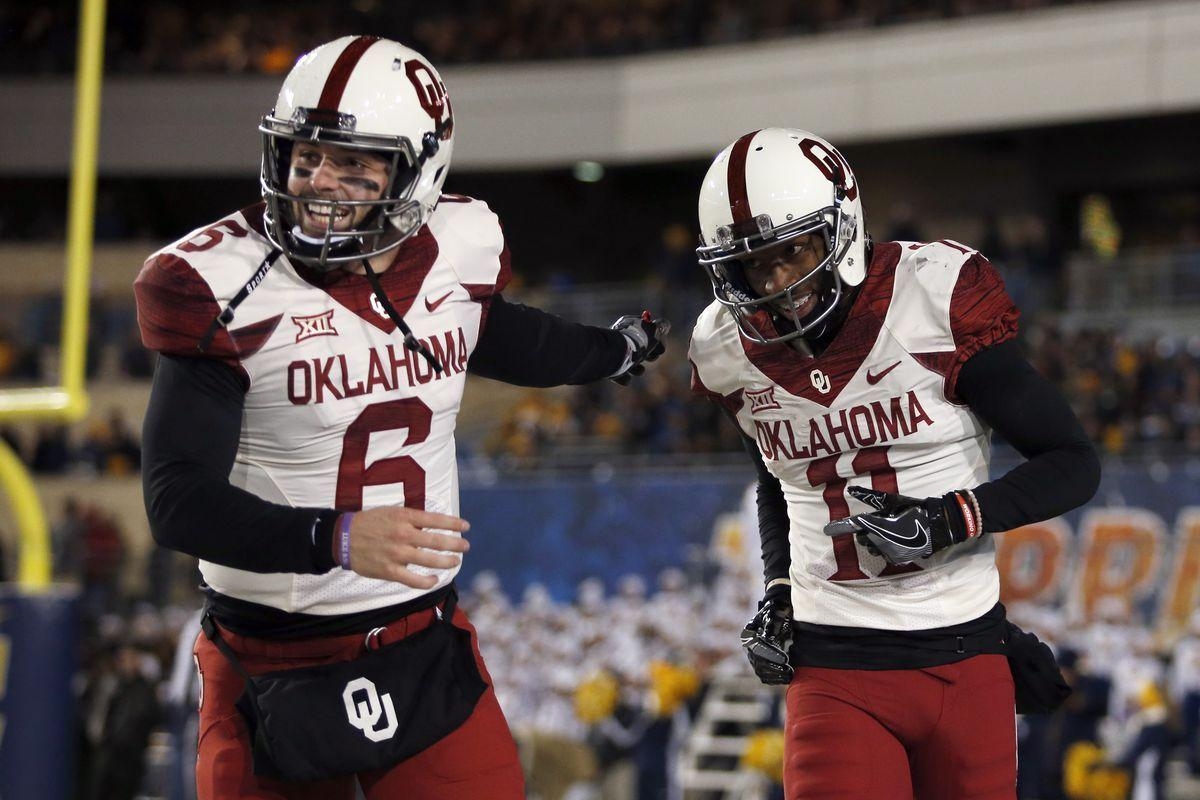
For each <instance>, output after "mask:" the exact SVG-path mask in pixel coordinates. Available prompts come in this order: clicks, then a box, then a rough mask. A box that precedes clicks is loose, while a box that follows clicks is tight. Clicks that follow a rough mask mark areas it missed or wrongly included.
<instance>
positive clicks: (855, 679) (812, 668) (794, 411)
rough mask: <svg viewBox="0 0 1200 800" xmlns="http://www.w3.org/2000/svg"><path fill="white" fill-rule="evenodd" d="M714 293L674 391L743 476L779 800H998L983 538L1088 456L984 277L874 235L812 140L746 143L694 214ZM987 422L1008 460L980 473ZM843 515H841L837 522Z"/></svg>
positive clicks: (977, 260)
mask: <svg viewBox="0 0 1200 800" xmlns="http://www.w3.org/2000/svg"><path fill="white" fill-rule="evenodd" d="M699 216H700V231H701V241H702V245H701V247H700V248H698V250H697V254H698V256H699V259H700V264H701V266H702V267H703V268H704V269H705V271H706V272H707V274H708V276H709V278H710V279H711V281H712V285H713V290H714V295H715V298H716V300H715V302H713V303H712V304H711V305H709V306H708V308H707V309H705V311H704V312H703V313H702V314H701V316H700V319H699V320H698V321H697V323H696V327H695V330H694V332H693V335H692V343H691V350H690V358H691V361H692V363H693V370H694V372H693V390H694V391H695V392H697V393H698V394H701V395H703V396H706V397H709V398H710V399H712V400H713V401H714V402H716V403H718V404H720V405H721V406H723V407H724V408H725V410H726V411H727V412H728V413H729V415H730V416H732V417H733V418H734V420H735V422H736V423H737V425H738V427H739V429H740V430H741V432H742V434H743V435H744V437H745V441H746V445H747V449H748V450H749V451H750V452H751V454H752V455H753V456H754V460H755V463H756V465H757V468H758V476H759V481H758V496H757V500H758V517H759V528H760V534H761V538H762V552H763V562H764V566H765V581H766V588H765V596H764V599H763V601H762V603H761V605H760V610H759V612H758V614H757V615H756V616H755V617H754V619H753V620H752V621H751V622H750V623H749V624H748V625H747V629H746V631H744V633H743V645H744V647H745V648H746V651H747V654H748V656H749V659H750V662H751V664H752V665H753V666H754V669H755V671H756V672H757V673H758V675H759V676H760V678H762V679H763V680H764V681H766V682H768V683H785V684H790V685H789V688H788V692H787V714H788V722H787V725H786V732H787V734H786V735H787V739H786V744H785V748H786V756H785V762H784V763H785V765H786V766H785V769H784V785H785V790H786V793H787V796H788V797H789V798H832V797H879V798H911V797H912V796H914V794H915V796H917V797H920V798H922V800H931V799H932V798H945V799H946V800H950V798H966V797H971V798H997V799H998V798H1012V797H1015V786H1016V753H1015V738H1016V737H1015V714H1014V695H1013V682H1012V677H1011V675H1010V673H1009V668H1008V664H1007V663H1006V660H1005V658H1004V656H1003V655H999V654H997V653H998V651H997V649H996V648H997V646H998V645H999V643H1000V642H1001V641H1002V640H1003V638H1004V631H1005V618H1004V608H1003V606H1001V605H1000V604H999V602H998V600H999V590H1000V582H999V575H998V573H997V571H996V566H995V559H994V551H995V542H994V540H993V538H992V537H991V536H989V535H988V534H990V533H996V532H1000V531H1006V530H1010V529H1012V528H1016V527H1019V526H1021V525H1024V524H1027V523H1031V522H1035V521H1038V520H1044V519H1048V518H1050V517H1053V516H1055V515H1057V514H1061V513H1063V512H1065V511H1067V510H1069V509H1071V508H1074V507H1075V506H1077V505H1080V504H1082V503H1084V502H1086V501H1087V500H1088V499H1089V498H1090V497H1091V496H1092V494H1093V493H1094V492H1095V490H1096V486H1097V484H1098V481H1099V462H1098V459H1097V457H1096V454H1095V452H1094V450H1093V448H1092V445H1091V443H1090V442H1089V441H1088V438H1087V436H1086V435H1085V434H1084V432H1083V429H1082V428H1081V426H1080V424H1079V422H1078V421H1077V420H1076V418H1075V415H1074V413H1073V412H1072V411H1071V408H1070V406H1068V405H1067V403H1066V401H1065V400H1064V399H1063V398H1062V396H1061V395H1060V394H1059V392H1058V390H1057V389H1055V388H1054V387H1053V386H1052V385H1051V384H1050V383H1049V382H1048V381H1046V380H1045V379H1044V378H1042V377H1041V376H1040V375H1039V374H1038V373H1037V372H1036V371H1035V370H1033V368H1032V367H1031V366H1030V365H1029V364H1028V362H1027V361H1026V360H1025V358H1024V356H1023V355H1022V353H1021V351H1020V349H1019V348H1018V346H1017V345H1016V343H1015V342H1014V341H1012V340H1013V337H1014V336H1015V335H1016V333H1017V317H1018V311H1017V308H1016V307H1015V305H1014V304H1013V302H1012V301H1011V300H1010V299H1009V297H1008V295H1007V294H1006V293H1005V291H1004V286H1003V283H1002V281H1001V279H1000V277H999V275H998V274H997V273H996V271H995V270H994V269H993V267H992V266H991V264H990V263H989V262H988V261H987V259H986V258H984V257H983V256H982V255H981V254H980V253H978V252H977V251H975V250H973V249H971V248H970V247H967V246H964V245H961V244H958V243H957V242H952V241H940V242H933V243H920V242H907V241H902V242H880V243H874V242H872V241H871V239H870V237H869V236H868V234H867V230H866V227H865V221H864V218H863V212H862V198H861V189H860V187H859V185H858V182H857V180H856V179H855V177H854V173H853V172H852V170H851V169H850V165H849V164H848V163H847V162H846V160H845V159H844V158H843V156H842V155H841V153H839V152H838V150H837V149H836V148H834V146H833V145H831V144H830V143H829V142H827V141H825V140H824V139H822V138H820V137H819V136H817V135H815V134H812V133H809V132H807V131H803V130H794V129H784V128H766V129H763V130H759V131H753V132H751V133H747V134H745V135H744V136H741V137H740V138H738V139H737V140H736V141H735V142H733V143H732V144H731V145H729V146H728V147H726V148H725V149H724V150H722V151H721V152H720V153H719V154H718V155H717V157H716V159H715V161H714V162H713V164H712V166H711V167H710V168H709V171H708V173H707V175H706V176H705V178H704V183H703V186H702V188H701V191H700V200H699ZM991 429H995V430H997V431H998V432H1000V433H1001V434H1003V435H1004V437H1005V438H1006V439H1007V440H1008V441H1009V442H1011V443H1012V444H1013V445H1014V447H1016V448H1017V450H1019V451H1020V452H1021V454H1022V455H1024V456H1025V457H1026V459H1028V460H1027V461H1025V462H1024V463H1023V464H1021V465H1019V466H1018V467H1016V468H1015V469H1013V470H1012V471H1010V472H1009V473H1008V474H1006V475H1004V476H1003V477H1000V478H998V479H996V480H993V481H989V480H988V463H989V456H990V447H989V441H988V439H989V434H990V431H991ZM852 515H853V516H852Z"/></svg>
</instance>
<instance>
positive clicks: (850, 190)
mask: <svg viewBox="0 0 1200 800" xmlns="http://www.w3.org/2000/svg"><path fill="white" fill-rule="evenodd" d="M800 150H801V151H803V153H804V155H805V156H806V157H807V158H808V160H809V161H811V162H812V163H813V164H814V165H816V167H817V169H819V170H821V174H822V175H824V176H825V177H826V178H828V179H829V180H830V181H832V182H833V183H836V184H837V185H839V186H841V187H842V189H843V190H844V191H845V192H846V197H847V199H850V200H854V199H855V198H857V197H858V183H857V182H855V180H854V173H853V172H851V171H850V165H849V164H847V163H846V159H844V158H842V154H841V153H839V152H838V151H837V150H835V149H833V148H832V147H830V146H829V145H827V144H825V143H824V142H818V141H817V140H816V139H805V140H803V141H802V142H800ZM847 183H848V184H849V185H847Z"/></svg>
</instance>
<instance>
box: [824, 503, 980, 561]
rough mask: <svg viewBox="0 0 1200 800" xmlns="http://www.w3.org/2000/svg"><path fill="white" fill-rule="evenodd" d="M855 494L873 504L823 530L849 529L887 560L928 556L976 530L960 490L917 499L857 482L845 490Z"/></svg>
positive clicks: (973, 516) (977, 522)
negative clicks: (860, 512)
mask: <svg viewBox="0 0 1200 800" xmlns="http://www.w3.org/2000/svg"><path fill="white" fill-rule="evenodd" d="M846 491H847V492H849V494H850V496H851V497H853V498H854V499H855V500H859V501H861V502H863V503H866V504H867V505H869V506H871V507H872V508H875V509H878V510H877V511H874V512H872V513H869V514H856V515H854V516H852V517H848V518H847V519H839V520H834V521H833V522H830V523H829V524H828V525H826V526H825V533H826V534H828V535H829V536H840V535H841V534H843V533H853V534H854V535H855V538H856V539H857V540H858V543H859V544H861V545H863V546H864V547H866V548H867V549H868V550H870V551H871V552H872V553H874V554H875V555H877V556H883V557H884V558H885V559H887V560H888V561H889V562H890V563H892V564H907V563H909V562H912V561H916V560H917V559H918V558H928V557H929V556H931V555H933V554H934V553H936V552H937V551H939V550H944V549H945V548H947V547H949V546H950V545H952V544H958V543H959V542H965V541H966V540H967V539H971V538H974V537H975V536H978V535H979V534H980V532H981V530H982V525H981V524H980V520H979V519H977V516H978V515H977V513H976V511H975V506H974V503H973V502H972V500H971V498H970V497H969V496H968V494H967V493H966V492H961V491H958V492H948V493H946V494H944V495H942V496H941V497H927V498H925V499H924V500H918V499H917V498H915V497H905V496H904V495H902V494H889V493H888V492H880V491H877V490H875V489H866V488H864V487H862V486H851V487H850V488H849V489H847V490H846Z"/></svg>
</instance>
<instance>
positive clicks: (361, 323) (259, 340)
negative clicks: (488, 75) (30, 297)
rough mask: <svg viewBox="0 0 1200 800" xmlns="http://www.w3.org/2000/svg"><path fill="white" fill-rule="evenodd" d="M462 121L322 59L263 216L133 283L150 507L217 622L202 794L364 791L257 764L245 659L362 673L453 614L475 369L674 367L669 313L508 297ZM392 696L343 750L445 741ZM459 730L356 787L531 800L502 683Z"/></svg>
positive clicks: (350, 46) (370, 695)
mask: <svg viewBox="0 0 1200 800" xmlns="http://www.w3.org/2000/svg"><path fill="white" fill-rule="evenodd" d="M454 122H455V120H454V115H453V111H452V108H451V104H450V100H449V98H448V97H447V95H446V91H445V87H444V85H443V83H442V81H441V78H440V77H439V76H438V73H437V72H436V71H435V70H434V68H433V67H432V66H431V65H430V64H429V63H428V62H426V61H425V59H424V58H423V57H422V56H421V55H420V54H419V53H417V52H415V51H413V50H411V49H409V48H407V47H404V46H402V45H400V44H397V43H396V42H392V41H389V40H386V39H380V38H377V37H372V36H358V37H344V38H341V39H337V40H335V41H333V42H330V43H328V44H325V45H322V46H321V47H318V48H317V49H315V50H313V51H312V52H310V53H308V54H307V55H305V56H304V57H303V58H301V59H300V60H299V62H298V63H297V64H296V66H295V67H294V68H293V69H292V71H291V72H290V73H289V74H288V76H287V78H286V79H285V80H284V82H283V86H282V89H281V91H280V93H279V98H278V101H277V103H276V105H275V107H274V109H273V111H272V112H271V113H270V114H268V115H267V116H266V117H265V118H264V119H263V122H262V125H261V127H260V130H261V132H262V135H263V156H262V193H263V199H264V202H263V203H259V204H257V205H254V206H251V207H249V208H246V209H243V210H241V211H237V212H235V213H233V214H231V215H229V216H228V217H226V218H224V219H222V220H220V221H218V222H216V223H215V224H213V225H211V226H208V227H206V228H204V229H201V230H197V231H195V232H193V233H192V234H189V235H188V236H186V237H184V238H183V239H181V240H180V241H178V242H176V243H175V244H173V245H170V246H168V247H167V248H164V249H163V250H161V251H159V252H158V253H156V254H155V255H153V256H151V258H150V259H149V260H148V261H147V262H146V266H145V268H144V269H143V271H142V273H141V275H140V276H139V277H138V280H137V283H136V286H135V288H136V291H137V297H138V314H139V322H140V325H141V328H142V334H143V339H144V341H145V344H146V346H147V347H149V348H151V349H153V350H156V351H158V352H159V353H161V354H162V355H163V358H161V359H160V361H159V365H158V369H157V372H156V375H155V380H154V388H153V391H152V395H151V399H150V406H149V409H148V411H147V414H146V420H145V432H144V445H145V449H144V455H145V469H144V482H145V497H146V507H147V511H148V513H149V516H150V522H151V527H152V530H153V533H154V536H155V538H156V540H157V541H158V542H160V543H161V544H163V545H165V546H167V547H171V548H173V549H177V550H181V551H183V552H186V553H190V554H192V555H195V556H197V557H199V558H200V559H201V571H202V573H203V576H204V580H205V584H206V586H205V592H206V594H207V596H208V612H209V617H210V619H211V620H213V621H215V623H216V625H215V626H214V627H213V628H212V629H211V630H210V629H206V635H202V636H200V637H199V638H198V640H197V644H196V650H195V653H196V658H197V660H198V664H199V669H200V672H201V675H202V680H203V684H204V685H203V698H204V700H203V704H202V716H201V724H200V751H199V759H198V764H197V782H198V786H199V795H200V797H202V798H218V797H219V798H233V797H262V796H266V795H270V796H273V797H275V796H277V797H289V798H300V797H314V798H315V797H321V798H351V797H353V796H354V791H355V790H354V781H353V779H352V777H351V776H348V775H340V774H336V773H337V772H346V771H349V769H334V770H333V771H332V773H331V774H329V775H324V776H320V777H321V778H323V779H321V780H316V781H314V782H309V783H296V782H293V781H286V780H282V779H280V778H278V777H274V776H271V775H268V774H262V771H261V770H258V769H252V754H251V750H252V746H251V735H250V733H249V732H248V730H247V726H246V721H245V720H244V719H243V718H242V716H240V715H239V714H238V712H237V711H236V710H235V708H234V703H235V701H236V700H237V699H238V696H239V695H240V694H241V693H242V689H243V679H242V678H241V677H240V676H239V667H238V666H236V665H235V664H234V663H232V661H233V659H236V660H237V661H239V662H240V665H241V668H244V669H245V670H246V671H248V672H249V673H251V674H254V673H260V672H265V671H278V670H286V669H287V668H289V667H297V666H300V665H304V666H312V665H314V664H320V663H334V662H345V661H349V660H353V659H357V658H359V657H360V656H362V655H363V654H364V653H366V652H367V651H368V650H370V649H374V648H376V647H378V646H383V645H387V644H390V643H392V642H395V641H398V640H400V639H403V638H405V637H406V636H408V635H412V634H415V633H417V632H418V631H422V630H424V629H427V628H429V627H430V626H432V625H434V624H437V622H438V621H439V620H441V617H442V609H443V608H451V607H452V605H453V602H454V598H455V590H454V584H453V579H454V576H455V574H456V573H457V572H458V569H459V565H460V563H461V555H462V554H463V553H465V552H466V551H467V542H466V540H465V539H463V538H462V535H461V534H462V533H464V532H465V531H466V530H467V528H468V525H467V523H466V521H465V520H463V519H461V518H459V517H458V516H457V515H456V512H457V510H458V502H459V500H458V482H457V466H456V460H455V443H454V427H455V421H456V416H457V413H458V408H459V405H460V402H461V397H462V392H463V387H464V383H465V378H466V372H468V371H470V372H472V373H474V374H477V375H483V376H486V377H491V378H496V379H499V380H504V381H507V382H510V383H516V384H520V385H526V386H551V385H557V384H567V383H582V382H587V381H595V380H599V379H602V378H605V377H613V378H615V379H617V380H620V381H627V380H628V379H629V377H630V376H632V375H634V374H637V373H638V372H640V371H641V370H642V369H643V367H642V362H643V361H646V360H650V359H653V358H655V357H656V356H657V355H658V354H659V353H660V352H661V351H662V345H661V344H660V342H659V341H658V339H657V336H658V334H659V333H660V332H661V330H662V327H663V326H660V325H658V324H657V323H656V322H654V321H653V320H651V319H650V317H649V315H648V314H646V315H643V316H642V317H638V316H630V317H623V318H622V319H621V320H619V321H618V323H617V324H616V325H615V326H614V327H615V330H606V329H602V328H595V327H587V326H582V325H577V324H573V323H568V322H565V321H563V320H561V319H559V318H557V317H554V316H551V315H549V314H546V313H544V312H540V311H538V310H536V309H533V308H527V307H524V306H519V305H511V304H508V303H506V302H505V301H504V299H503V297H502V296H501V294H500V293H501V291H502V290H503V289H504V286H505V284H506V283H507V282H508V280H509V276H510V270H509V256H508V250H507V248H506V247H505V243H504V237H503V235H502V233H501V231H500V227H499V224H498V222H497V219H496V217H495V215H494V214H493V213H492V212H491V211H489V209H488V207H487V206H486V205H485V204H484V203H482V202H479V201H476V200H473V199H471V198H468V197H461V196H445V195H442V194H441V187H442V184H443V182H444V180H445V178H446V171H447V169H448V168H449V165H450V158H451V153H452V150H453V144H454ZM368 454H369V455H368ZM452 616H453V623H454V625H456V626H458V627H459V628H461V629H464V630H466V631H470V632H471V633H472V634H473V632H474V629H473V628H472V627H471V625H470V623H469V622H468V621H467V619H466V617H465V615H464V614H463V612H462V611H461V610H457V611H454V612H452ZM368 632H369V635H367V634H368ZM218 641H220V642H224V643H225V644H227V645H228V647H229V648H231V655H230V657H227V654H226V653H223V652H219V651H218ZM472 641H473V639H472ZM471 647H472V648H473V649H474V650H475V656H474V661H475V663H476V664H477V666H478V669H479V671H480V673H481V674H482V675H483V677H484V678H485V680H488V678H487V671H486V668H485V667H484V665H483V661H482V659H481V658H480V657H479V655H478V650H477V648H475V647H474V645H473V644H472V645H471ZM433 676H434V675H433V673H430V674H427V675H424V676H420V675H418V676H414V677H415V678H416V679H421V680H431V679H432V677H433ZM488 682H489V683H490V680H488ZM347 691H349V690H347ZM374 692H375V689H374V687H373V685H372V687H371V688H370V690H369V691H368V692H367V696H366V697H365V699H363V698H360V699H359V700H356V701H355V702H357V703H360V705H359V706H358V708H360V709H361V708H362V707H363V706H370V707H371V708H370V709H369V710H368V712H364V713H370V714H371V718H370V720H369V721H368V722H367V723H364V721H363V720H362V719H356V718H354V717H353V716H352V715H351V714H350V711H351V710H352V705H351V702H350V700H349V699H348V700H347V701H346V709H347V711H346V714H345V715H344V717H345V718H343V719H340V720H336V721H334V724H333V726H332V728H331V731H330V735H331V736H332V734H333V732H334V730H339V729H340V728H339V726H346V727H347V728H350V726H354V727H359V728H362V731H361V732H360V733H361V735H359V738H361V739H362V740H363V742H364V743H365V744H364V745H363V746H364V747H366V748H369V747H371V746H372V742H377V741H379V740H380V739H386V738H391V737H392V736H393V735H395V734H394V730H395V726H396V721H397V718H398V719H407V720H410V722H407V723H406V724H407V725H415V726H422V725H431V724H434V723H433V721H431V720H429V719H426V718H425V715H424V714H423V713H419V714H413V715H412V716H409V714H410V709H407V708H396V709H393V708H392V707H391V706H390V705H387V704H390V702H391V700H390V698H389V697H387V696H384V697H383V698H382V700H381V698H380V696H378V695H376V694H374ZM383 700H386V702H387V704H385V705H383V706H382V710H381V705H380V703H381V702H383ZM300 702H303V698H302V699H301V701H300ZM385 712H386V713H385ZM381 715H382V716H383V717H384V719H383V720H382V721H379V722H378V725H375V724H374V723H376V721H377V720H378V718H379V717H380V716H381ZM389 721H390V725H391V727H390V728H389V727H387V724H389ZM259 722H260V724H261V720H260V721H259ZM442 727H443V728H445V729H442V728H439V729H437V730H431V731H430V732H429V734H430V736H436V737H438V741H437V742H436V743H435V744H433V745H432V746H430V747H428V748H427V749H424V750H422V751H421V752H420V753H419V755H416V756H414V757H412V758H409V759H407V760H405V761H403V762H401V763H398V764H395V765H393V766H391V767H384V768H380V769H376V770H374V771H370V772H363V773H362V774H359V775H358V780H359V782H360V783H361V785H362V788H363V790H364V791H365V793H366V795H367V797H370V798H384V797H397V796H400V794H403V796H405V797H411V798H422V797H423V798H452V797H460V798H468V797H470V798H476V797H495V798H517V797H522V796H523V790H522V777H521V769H520V765H519V763H518V760H517V751H516V748H515V746H514V743H513V739H512V736H511V735H510V734H509V731H508V727H507V725H506V723H505V720H504V717H503V715H502V713H501V711H500V707H499V705H498V704H497V702H496V697H495V694H494V692H493V691H492V690H491V688H490V687H489V688H488V689H487V690H486V691H485V692H484V693H483V695H482V698H481V699H480V700H479V701H478V704H477V705H476V706H475V707H474V710H473V712H472V713H470V716H469V718H467V719H466V721H465V722H462V723H461V724H460V725H457V726H454V725H451V724H449V723H447V724H445V725H443V726H442ZM401 733H402V734H403V731H402V732H401ZM354 734H355V731H354V730H353V728H351V736H352V738H353V735H354ZM372 734H374V735H376V738H371V735H372ZM368 739H369V740H370V741H368ZM332 741H333V740H332V739H330V740H329V741H311V742H297V743H296V744H297V746H301V745H305V746H307V747H309V748H312V749H313V752H317V751H320V750H321V749H322V748H328V747H331V746H333V745H332V744H331V742H332ZM355 741H357V740H355ZM257 755H258V754H256V756H255V757H256V758H257ZM345 763H346V764H347V765H350V764H353V763H356V762H354V761H353V760H347V761H346V762H345ZM276 766H281V765H280V764H279V763H278V762H276Z"/></svg>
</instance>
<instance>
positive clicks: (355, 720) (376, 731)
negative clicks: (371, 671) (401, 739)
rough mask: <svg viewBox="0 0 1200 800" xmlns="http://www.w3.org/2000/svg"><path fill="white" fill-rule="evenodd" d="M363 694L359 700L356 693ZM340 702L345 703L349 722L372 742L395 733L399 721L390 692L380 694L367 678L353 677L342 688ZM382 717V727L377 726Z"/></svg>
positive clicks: (387, 737) (379, 740) (388, 737)
mask: <svg viewBox="0 0 1200 800" xmlns="http://www.w3.org/2000/svg"><path fill="white" fill-rule="evenodd" d="M360 693H361V694H364V695H365V697H364V698H363V699H361V700H355V696H356V695H360ZM342 702H343V703H345V704H346V718H347V719H349V720H350V724H351V725H352V726H354V727H355V728H358V729H359V730H360V731H362V732H363V736H366V737H367V738H368V739H370V740H371V741H372V742H382V741H383V740H385V739H390V738H392V737H393V736H395V735H396V729H397V728H398V727H399V723H398V722H397V721H396V709H395V707H394V706H393V705H392V696H391V695H390V694H382V695H381V694H380V693H379V690H378V689H376V688H375V684H374V683H373V682H372V681H371V680H370V679H369V678H355V679H354V680H352V681H350V682H349V683H347V684H346V688H345V689H343V690H342ZM380 717H383V718H384V719H383V727H382V728H380V727H378V725H379V719H380Z"/></svg>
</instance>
